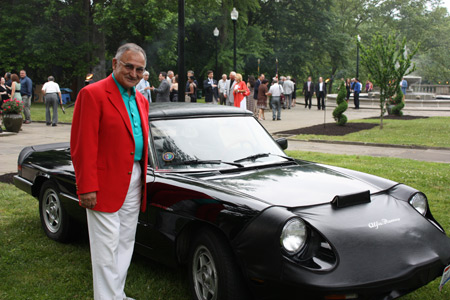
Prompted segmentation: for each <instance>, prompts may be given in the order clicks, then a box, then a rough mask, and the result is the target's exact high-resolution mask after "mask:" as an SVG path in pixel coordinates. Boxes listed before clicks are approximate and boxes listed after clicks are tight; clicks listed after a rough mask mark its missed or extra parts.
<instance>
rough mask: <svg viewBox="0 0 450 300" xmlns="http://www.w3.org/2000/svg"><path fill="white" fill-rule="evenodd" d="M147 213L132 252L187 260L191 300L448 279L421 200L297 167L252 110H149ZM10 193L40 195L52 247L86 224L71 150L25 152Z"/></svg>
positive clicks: (391, 294) (344, 291)
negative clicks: (75, 225) (77, 224)
mask: <svg viewBox="0 0 450 300" xmlns="http://www.w3.org/2000/svg"><path fill="white" fill-rule="evenodd" d="M150 112H151V113H150V116H149V122H150V131H151V132H150V140H149V144H150V146H149V151H150V153H149V160H150V161H149V168H148V170H147V185H148V197H147V201H148V203H147V207H148V208H147V211H146V212H145V213H141V214H140V217H139V225H138V230H137V237H136V248H135V249H136V251H137V252H139V253H140V254H142V255H144V256H147V257H149V258H152V259H154V260H157V261H159V262H162V263H165V264H168V265H172V266H177V265H181V264H187V265H188V270H189V281H190V287H191V291H192V297H193V299H199V300H200V299H201V300H203V299H219V300H223V299H227V300H236V299H252V298H253V299H394V298H397V297H399V296H401V295H404V294H406V293H409V292H411V291H413V290H415V289H417V288H419V287H421V286H423V285H425V284H427V283H428V282H430V281H432V280H434V279H435V278H436V277H438V276H440V275H442V274H443V270H444V268H445V267H446V266H447V265H448V264H450V239H449V238H448V237H447V236H446V235H445V233H444V230H443V228H442V227H441V226H440V225H439V223H438V222H437V221H436V220H435V219H434V218H433V216H432V214H431V212H430V210H429V207H428V202H427V198H426V196H425V195H424V194H423V193H421V192H420V191H418V190H415V189H414V188H411V187H409V186H406V185H403V184H400V183H396V182H393V181H389V180H386V179H382V178H379V177H376V176H372V175H369V174H365V173H360V172H356V171H352V170H348V169H343V168H338V167H333V166H325V165H320V164H316V163H312V162H308V161H301V160H294V159H292V158H290V157H287V156H286V155H285V153H284V152H283V150H284V149H286V148H287V141H286V139H279V140H273V138H272V137H271V136H270V135H269V133H268V132H267V131H266V130H265V129H264V128H263V127H262V126H261V125H260V124H259V123H258V121H256V120H255V118H253V116H252V114H251V113H250V112H248V111H244V110H241V109H237V108H232V107H221V106H213V105H205V104H193V103H186V104H177V103H166V104H152V105H151V107H150ZM18 164H19V170H18V175H17V176H15V178H14V180H15V185H16V186H17V187H18V188H20V189H22V190H24V191H26V192H27V193H29V194H31V195H33V196H35V197H37V198H38V199H39V211H40V216H41V221H42V227H43V229H44V231H45V232H46V234H47V235H48V236H49V237H50V238H51V239H54V240H57V241H67V240H68V239H70V237H71V229H72V228H71V227H73V222H75V221H80V222H85V219H86V217H85V210H84V209H82V208H81V207H80V206H79V205H78V199H77V196H76V191H75V176H74V171H73V167H72V162H71V158H70V149H69V144H68V143H64V144H51V145H40V146H33V147H26V148H24V149H23V150H22V152H21V153H20V156H19V161H18Z"/></svg>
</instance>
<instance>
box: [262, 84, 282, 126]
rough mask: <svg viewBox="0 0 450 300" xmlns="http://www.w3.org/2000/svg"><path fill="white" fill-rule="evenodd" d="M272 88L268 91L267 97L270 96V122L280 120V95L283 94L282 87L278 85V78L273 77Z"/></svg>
mask: <svg viewBox="0 0 450 300" xmlns="http://www.w3.org/2000/svg"><path fill="white" fill-rule="evenodd" d="M272 83H273V84H272V86H271V87H270V89H269V92H268V93H267V94H266V95H267V96H271V98H272V99H271V101H270V103H271V105H272V120H273V121H275V118H276V119H277V120H281V94H282V93H283V92H284V91H283V87H282V86H281V85H279V84H278V78H276V77H274V78H273V81H272Z"/></svg>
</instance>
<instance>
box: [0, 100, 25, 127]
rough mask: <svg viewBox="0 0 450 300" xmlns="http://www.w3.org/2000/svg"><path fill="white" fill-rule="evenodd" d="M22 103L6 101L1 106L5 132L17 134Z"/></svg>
mask: <svg viewBox="0 0 450 300" xmlns="http://www.w3.org/2000/svg"><path fill="white" fill-rule="evenodd" d="M22 109H23V103H22V101H19V100H17V99H13V100H11V99H7V100H6V101H4V102H3V105H2V109H1V112H2V115H3V124H4V125H5V128H6V131H11V132H19V130H20V128H21V127H22V121H23V118H22Z"/></svg>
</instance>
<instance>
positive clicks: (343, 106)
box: [333, 81, 348, 126]
mask: <svg viewBox="0 0 450 300" xmlns="http://www.w3.org/2000/svg"><path fill="white" fill-rule="evenodd" d="M346 96H347V90H346V88H345V82H344V81H342V82H341V85H340V86H339V93H338V95H337V98H336V104H337V106H336V108H335V109H334V110H333V117H334V120H335V121H336V123H337V124H338V125H339V126H344V125H345V124H346V123H347V116H346V115H344V112H345V111H346V110H347V107H348V103H347V101H346V100H345V98H346Z"/></svg>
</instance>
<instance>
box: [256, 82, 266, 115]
mask: <svg viewBox="0 0 450 300" xmlns="http://www.w3.org/2000/svg"><path fill="white" fill-rule="evenodd" d="M268 84H269V80H267V79H265V78H264V79H263V80H261V84H260V85H259V88H258V103H257V105H256V107H257V108H258V109H259V115H258V119H259V120H265V119H266V118H265V117H264V110H265V109H266V108H267V93H268V92H269V88H268V87H267V86H268Z"/></svg>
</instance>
